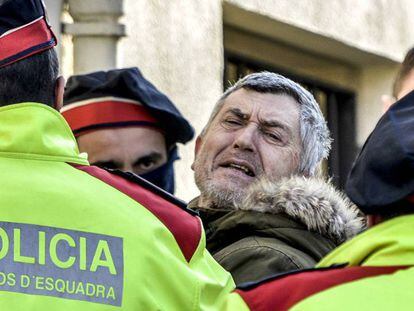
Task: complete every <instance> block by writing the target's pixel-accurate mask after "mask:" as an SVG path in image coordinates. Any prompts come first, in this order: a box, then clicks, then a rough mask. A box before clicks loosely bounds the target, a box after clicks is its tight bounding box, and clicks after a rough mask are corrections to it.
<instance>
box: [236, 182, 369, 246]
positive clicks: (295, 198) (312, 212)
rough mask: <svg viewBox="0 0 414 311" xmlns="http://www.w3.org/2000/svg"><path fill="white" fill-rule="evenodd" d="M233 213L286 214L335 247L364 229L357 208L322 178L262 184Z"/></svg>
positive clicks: (254, 187)
mask: <svg viewBox="0 0 414 311" xmlns="http://www.w3.org/2000/svg"><path fill="white" fill-rule="evenodd" d="M236 209H240V210H252V211H256V212H262V213H271V214H286V215H288V216H289V217H292V218H293V219H295V220H296V221H298V222H300V223H302V224H304V225H305V226H306V227H307V229H308V230H309V231H314V232H318V233H319V234H321V235H323V236H326V237H329V238H331V239H332V240H333V241H335V242H336V243H337V244H340V243H342V242H344V241H346V240H348V239H350V238H352V237H353V236H355V235H356V234H358V233H359V232H360V231H361V230H362V229H363V228H364V224H363V220H362V218H361V217H359V216H358V212H357V208H356V206H355V205H353V204H352V203H351V201H350V200H349V199H348V198H347V197H346V196H345V195H344V194H343V193H341V192H339V191H338V190H336V189H335V188H334V186H333V185H332V184H331V183H330V182H328V181H326V180H323V179H321V178H305V177H299V176H294V177H290V178H283V179H281V180H280V181H278V182H276V183H275V182H269V181H266V180H261V181H260V182H258V183H257V184H256V185H254V186H253V187H252V188H251V191H250V194H249V195H248V196H247V197H246V199H245V200H244V201H243V203H242V204H240V205H238V206H237V207H236Z"/></svg>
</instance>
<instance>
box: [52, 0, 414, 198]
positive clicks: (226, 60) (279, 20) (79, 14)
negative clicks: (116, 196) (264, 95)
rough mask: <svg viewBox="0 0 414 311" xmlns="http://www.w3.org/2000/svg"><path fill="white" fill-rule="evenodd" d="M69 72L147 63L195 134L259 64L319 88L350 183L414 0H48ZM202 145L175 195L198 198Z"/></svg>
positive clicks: (186, 158) (186, 151) (406, 34)
mask: <svg viewBox="0 0 414 311" xmlns="http://www.w3.org/2000/svg"><path fill="white" fill-rule="evenodd" d="M45 2H46V5H47V6H48V8H49V17H50V20H51V22H52V24H53V25H54V27H55V29H56V30H58V33H59V36H60V39H61V40H60V41H61V45H60V51H59V52H60V58H61V61H62V64H63V67H62V73H63V74H64V75H65V76H68V75H70V74H72V73H83V72H88V71H93V70H99V69H110V68H115V67H129V66H137V67H139V68H140V69H141V70H142V72H143V73H144V75H145V76H146V77H147V78H148V79H149V80H151V81H152V82H153V83H154V84H155V85H156V86H157V87H158V88H159V89H160V90H162V91H163V92H165V93H166V94H167V95H168V96H169V97H170V98H171V99H172V100H173V101H174V103H175V104H176V105H177V106H178V107H179V109H180V110H181V111H182V112H183V114H184V115H185V116H186V117H187V118H188V119H189V120H190V121H191V122H192V124H193V126H194V127H195V129H196V132H197V133H200V131H201V129H202V127H203V125H204V124H205V123H206V121H207V119H208V116H209V114H210V111H211V109H212V107H213V105H214V104H215V102H216V101H217V99H218V98H219V96H220V95H221V94H222V92H223V89H224V88H225V87H226V86H228V85H229V83H232V82H234V81H235V80H236V79H237V78H238V77H240V76H243V75H244V74H246V73H249V72H253V71H257V70H271V71H276V72H280V73H282V74H284V75H287V76H289V77H292V78H293V79H294V80H296V81H299V82H300V83H302V84H303V85H304V86H305V87H307V88H308V89H309V90H310V91H312V92H313V94H314V95H315V97H316V98H317V99H318V102H319V103H320V105H321V108H322V110H323V112H324V113H325V115H326V117H327V119H328V125H329V127H330V129H331V131H332V135H333V138H334V139H335V142H334V149H333V152H332V155H331V158H330V159H329V161H328V163H326V167H327V168H326V169H327V171H329V172H330V174H331V175H333V177H334V180H335V181H336V182H337V183H338V184H339V185H343V183H344V180H345V178H346V174H347V172H348V170H349V168H350V166H351V164H352V160H353V157H354V156H355V153H356V152H357V150H358V149H359V148H360V147H361V145H362V144H363V142H364V140H365V139H366V137H367V135H368V134H369V133H370V131H371V130H372V129H373V127H374V125H375V124H376V122H377V121H378V119H379V117H380V116H381V114H382V104H381V95H383V94H389V93H391V85H392V81H393V79H394V76H395V73H396V71H397V69H398V65H399V63H400V61H401V60H402V58H403V57H404V55H405V53H406V51H407V50H408V49H409V48H410V47H411V46H412V45H413V43H414V28H413V27H411V26H412V25H411V23H412V20H414V2H412V1H410V0H364V1H359V0H332V1H322V0H169V1H165V0H65V1H64V0H46V1H45ZM193 149H194V143H192V144H188V145H186V146H185V147H182V146H181V148H180V153H181V158H182V160H181V161H179V162H178V163H177V164H176V178H177V195H178V196H179V197H181V198H183V199H185V200H189V199H191V198H192V197H194V196H195V195H196V194H197V189H196V187H195V185H194V182H193V177H192V176H193V174H192V171H191V169H190V165H191V163H192V160H193V153H194V152H193Z"/></svg>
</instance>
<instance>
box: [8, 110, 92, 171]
mask: <svg viewBox="0 0 414 311" xmlns="http://www.w3.org/2000/svg"><path fill="white" fill-rule="evenodd" d="M0 137H1V139H0V157H9V158H19V159H31V160H45V161H59V162H69V163H75V164H82V165H89V163H88V160H87V156H86V154H79V150H78V146H77V143H76V140H75V137H74V136H73V134H72V131H71V130H70V128H69V126H68V125H67V123H66V121H65V120H64V119H63V117H62V116H61V115H60V113H59V112H57V111H56V110H55V109H53V108H51V107H49V106H46V105H43V104H37V103H21V104H15V105H8V106H4V107H0Z"/></svg>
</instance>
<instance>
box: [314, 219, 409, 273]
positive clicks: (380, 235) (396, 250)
mask: <svg viewBox="0 0 414 311" xmlns="http://www.w3.org/2000/svg"><path fill="white" fill-rule="evenodd" d="M413 236H414V215H408V216H400V217H396V218H393V219H391V220H388V221H386V222H384V223H381V224H378V225H376V226H374V227H372V228H370V229H369V230H367V231H365V232H364V233H362V234H360V235H358V236H357V237H355V238H353V239H352V240H350V241H348V242H346V243H344V244H343V245H341V246H340V247H338V248H337V249H336V250H334V251H333V252H332V253H330V254H329V255H328V256H326V257H325V258H324V259H322V261H321V262H320V263H319V264H318V266H319V267H327V266H331V265H333V264H339V263H348V264H349V265H350V266H390V265H393V266H406V265H414V241H413Z"/></svg>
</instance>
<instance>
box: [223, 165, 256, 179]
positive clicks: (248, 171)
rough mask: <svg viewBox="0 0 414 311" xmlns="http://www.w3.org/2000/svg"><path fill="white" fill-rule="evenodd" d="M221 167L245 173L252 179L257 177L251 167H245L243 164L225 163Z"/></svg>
mask: <svg viewBox="0 0 414 311" xmlns="http://www.w3.org/2000/svg"><path fill="white" fill-rule="evenodd" d="M220 167H224V168H232V169H236V170H239V171H242V172H243V173H245V174H246V175H247V176H250V177H255V176H256V175H255V173H254V172H253V170H252V169H251V168H250V167H248V166H246V165H243V164H236V163H225V164H223V165H220Z"/></svg>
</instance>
